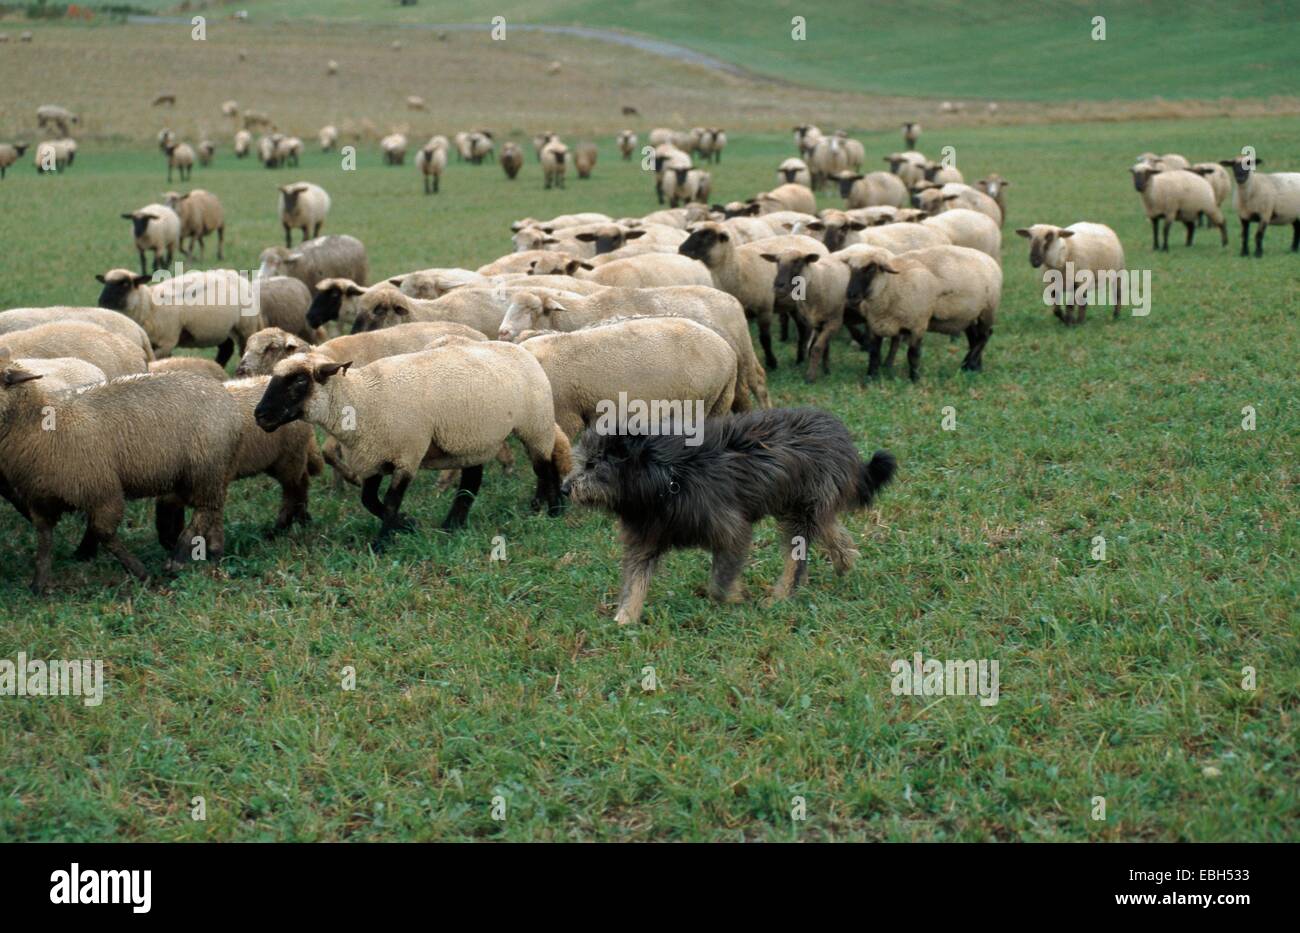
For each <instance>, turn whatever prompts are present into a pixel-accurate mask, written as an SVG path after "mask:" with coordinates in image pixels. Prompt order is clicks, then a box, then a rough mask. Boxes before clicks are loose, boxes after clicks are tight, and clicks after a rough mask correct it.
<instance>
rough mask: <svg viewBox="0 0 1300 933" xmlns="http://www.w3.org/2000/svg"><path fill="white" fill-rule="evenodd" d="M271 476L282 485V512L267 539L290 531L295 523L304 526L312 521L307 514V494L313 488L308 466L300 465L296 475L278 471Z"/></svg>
mask: <svg viewBox="0 0 1300 933" xmlns="http://www.w3.org/2000/svg"><path fill="white" fill-rule="evenodd" d="M271 475H272V476H274V477H275V480H276V481H277V482H278V483H279V484H280V511H279V514H277V515H276V516H275V524H274V525H273V526H271V530H270V533H269V534H268V535H267V537H275V536H276V535H278V534H280V533H281V532H284V531H288V530H289V527H290V526H291V525H293V523H294V522H295V521H296V522H298V523H299V524H302V525H305V524H307V523H308V522H310V521H311V515H309V514H308V512H307V493H308V490H309V489H310V488H311V479H310V478H309V477H308V475H307V468H306V465H305V464H299V465H298V469H297V471H296V475H295V472H294V471H293V470H277V471H275V472H273V473H272V474H271Z"/></svg>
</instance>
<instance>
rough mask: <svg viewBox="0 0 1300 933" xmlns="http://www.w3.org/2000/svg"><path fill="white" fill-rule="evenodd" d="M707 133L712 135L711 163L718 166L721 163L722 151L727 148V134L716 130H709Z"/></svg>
mask: <svg viewBox="0 0 1300 933" xmlns="http://www.w3.org/2000/svg"><path fill="white" fill-rule="evenodd" d="M709 132H710V133H711V134H712V135H713V161H714V162H715V163H718V164H720V163H721V162H722V150H723V149H726V148H727V134H726V133H725V132H724V131H723V130H720V129H717V128H714V129H711V130H709Z"/></svg>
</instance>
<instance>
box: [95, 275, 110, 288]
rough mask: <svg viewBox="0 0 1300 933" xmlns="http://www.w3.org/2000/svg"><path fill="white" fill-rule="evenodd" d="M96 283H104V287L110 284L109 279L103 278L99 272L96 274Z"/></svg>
mask: <svg viewBox="0 0 1300 933" xmlns="http://www.w3.org/2000/svg"><path fill="white" fill-rule="evenodd" d="M95 281H96V282H100V283H102V284H104V285H107V284H108V279H106V278H104V277H103V276H102V275H100V274H99V273H98V272H96V273H95Z"/></svg>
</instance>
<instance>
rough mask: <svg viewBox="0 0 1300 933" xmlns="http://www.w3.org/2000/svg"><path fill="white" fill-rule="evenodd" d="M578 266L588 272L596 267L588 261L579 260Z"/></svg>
mask: <svg viewBox="0 0 1300 933" xmlns="http://www.w3.org/2000/svg"><path fill="white" fill-rule="evenodd" d="M578 267H579V268H581V269H586V270H587V271H588V272H590V271H591V270H593V269H595V268H596V267H595V266H593V265H592V264H591V263H589V262H581V261H579V262H578Z"/></svg>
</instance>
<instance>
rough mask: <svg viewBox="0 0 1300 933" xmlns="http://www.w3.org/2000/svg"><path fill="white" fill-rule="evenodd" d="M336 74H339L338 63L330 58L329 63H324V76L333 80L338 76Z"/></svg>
mask: <svg viewBox="0 0 1300 933" xmlns="http://www.w3.org/2000/svg"><path fill="white" fill-rule="evenodd" d="M338 73H339V63H338V62H337V61H335V60H334V59H332V58H331V59H330V60H329V61H327V62H326V63H325V74H327V75H328V76H329V77H331V78H333V77H335V76H336V75H338Z"/></svg>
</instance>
